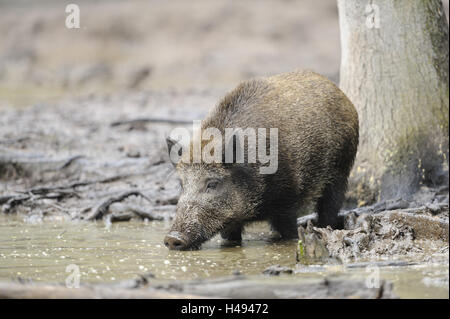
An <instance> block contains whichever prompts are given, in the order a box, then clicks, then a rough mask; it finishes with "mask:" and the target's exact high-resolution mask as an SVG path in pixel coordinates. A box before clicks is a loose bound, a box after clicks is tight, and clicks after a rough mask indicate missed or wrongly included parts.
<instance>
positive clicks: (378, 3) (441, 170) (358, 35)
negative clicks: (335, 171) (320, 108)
mask: <svg viewBox="0 0 450 319" xmlns="http://www.w3.org/2000/svg"><path fill="white" fill-rule="evenodd" d="M338 9H339V24H340V29H341V46H342V58H341V73H340V87H341V89H342V90H343V91H344V92H345V93H346V95H347V96H348V97H349V98H350V100H351V101H352V102H353V103H354V104H355V107H356V108H357V110H358V114H359V121H360V144H359V149H358V155H357V159H356V163H355V167H354V169H353V172H352V175H351V178H352V180H353V182H355V181H356V182H357V183H358V184H359V185H360V186H361V185H364V186H366V187H368V188H370V189H371V191H372V194H373V193H375V194H377V195H376V197H378V198H377V199H378V200H380V199H387V198H392V197H399V196H404V195H405V194H411V193H413V192H414V191H416V190H417V189H418V187H420V185H422V184H426V185H436V184H445V183H447V184H448V154H449V146H448V116H449V100H448V99H449V86H448V85H449V73H448V72H449V70H448V67H449V65H448V53H449V49H448V24H447V20H446V18H445V13H444V10H443V6H442V2H441V1H440V0H413V1H410V0H396V1H393V0H372V1H369V0H368V1H361V0H338ZM373 191H375V192H373ZM373 199H375V198H373Z"/></svg>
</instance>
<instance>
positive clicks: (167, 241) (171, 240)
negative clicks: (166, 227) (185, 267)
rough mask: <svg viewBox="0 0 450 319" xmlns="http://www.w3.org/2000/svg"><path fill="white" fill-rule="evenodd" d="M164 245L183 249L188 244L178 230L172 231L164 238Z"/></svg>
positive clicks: (172, 248) (174, 248) (173, 248)
mask: <svg viewBox="0 0 450 319" xmlns="http://www.w3.org/2000/svg"><path fill="white" fill-rule="evenodd" d="M164 245H166V247H167V248H169V249H171V250H183V249H185V248H186V246H187V244H186V241H184V240H183V239H182V238H181V234H180V233H178V232H170V233H169V234H168V235H167V236H166V237H165V238H164Z"/></svg>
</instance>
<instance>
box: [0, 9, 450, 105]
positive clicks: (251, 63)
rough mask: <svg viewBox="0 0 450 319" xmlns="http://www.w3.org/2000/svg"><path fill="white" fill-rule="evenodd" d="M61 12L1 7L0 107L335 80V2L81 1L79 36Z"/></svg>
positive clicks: (337, 53)
mask: <svg viewBox="0 0 450 319" xmlns="http://www.w3.org/2000/svg"><path fill="white" fill-rule="evenodd" d="M445 2H446V3H447V4H448V1H445ZM69 3H70V2H66V1H59V0H39V1H35V0H0V33H1V36H0V106H1V105H5V103H6V104H12V105H27V104H33V103H37V102H41V101H50V100H57V99H60V98H64V97H68V96H74V95H76V96H79V95H86V94H92V93H97V94H98V93H106V94H108V93H112V92H117V91H118V90H119V91H127V90H164V91H165V90H176V91H181V92H186V91H189V90H191V91H192V90H194V91H204V90H208V91H210V92H211V93H212V92H214V93H213V95H215V96H216V97H217V98H219V97H220V96H221V95H222V94H223V93H224V92H225V91H228V90H230V89H232V88H233V87H234V86H235V85H237V83H238V82H240V81H241V80H244V79H248V78H252V77H255V76H265V75H270V74H275V73H280V72H286V71H291V70H294V69H297V68H307V69H312V70H315V71H316V72H319V73H322V74H324V75H326V76H328V77H329V78H330V79H332V80H333V81H335V82H337V81H338V79H339V63H340V44H339V24H338V11H337V4H336V1H335V0H321V1H301V0H300V1H295V0H283V1H272V0H259V1H249V0H245V1H229V0H214V1H207V0H192V1H183V0H171V1H160V0H153V1H139V0H128V1H114V0H100V1H98V0H97V1H81V0H80V1H76V2H75V3H76V4H78V5H79V6H80V17H81V27H80V29H67V28H66V27H65V19H66V16H67V14H66V13H65V7H66V5H67V4H69ZM446 8H447V12H448V5H446ZM447 16H448V15H447Z"/></svg>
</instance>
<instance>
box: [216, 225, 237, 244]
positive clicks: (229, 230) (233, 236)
mask: <svg viewBox="0 0 450 319" xmlns="http://www.w3.org/2000/svg"><path fill="white" fill-rule="evenodd" d="M220 235H221V236H222V238H223V239H225V241H226V242H225V243H224V245H225V246H236V245H240V244H241V241H242V225H236V224H233V225H229V226H227V227H226V228H225V229H223V230H222V231H221V232H220Z"/></svg>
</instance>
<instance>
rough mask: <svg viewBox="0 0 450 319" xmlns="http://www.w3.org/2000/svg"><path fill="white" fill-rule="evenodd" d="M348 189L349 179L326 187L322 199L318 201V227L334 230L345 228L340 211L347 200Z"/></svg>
mask: <svg viewBox="0 0 450 319" xmlns="http://www.w3.org/2000/svg"><path fill="white" fill-rule="evenodd" d="M346 189H347V178H346V177H345V178H342V179H340V180H338V181H337V182H335V183H333V184H329V185H327V186H326V187H325V189H324V191H323V193H322V197H321V198H320V199H319V200H318V201H317V212H318V214H319V220H318V223H317V224H318V226H319V227H327V226H331V227H332V228H333V229H342V228H343V227H344V222H343V218H342V217H340V216H338V213H339V210H340V209H341V207H342V203H343V201H344V198H345V191H346Z"/></svg>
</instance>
